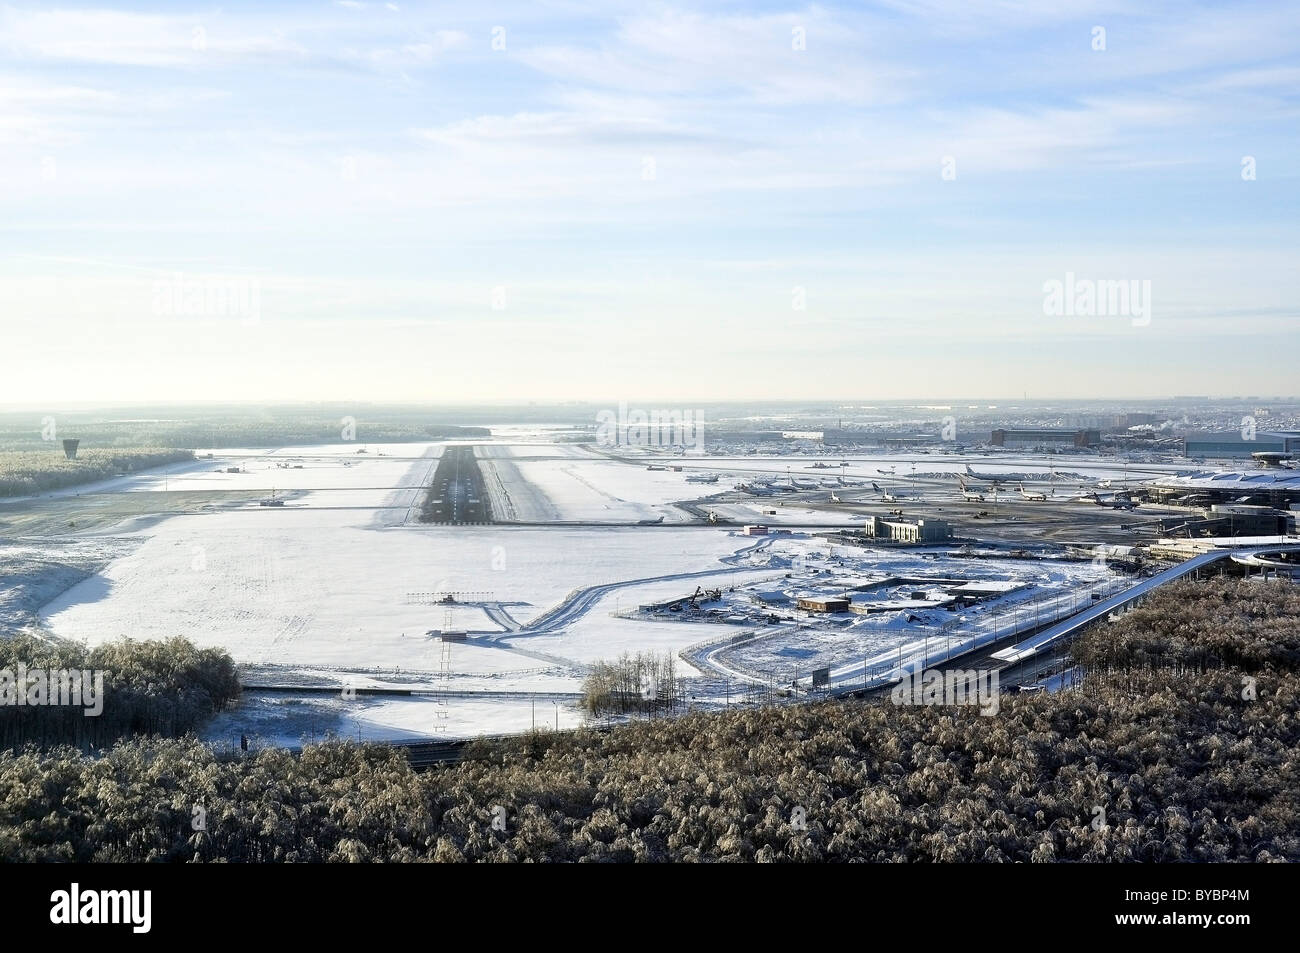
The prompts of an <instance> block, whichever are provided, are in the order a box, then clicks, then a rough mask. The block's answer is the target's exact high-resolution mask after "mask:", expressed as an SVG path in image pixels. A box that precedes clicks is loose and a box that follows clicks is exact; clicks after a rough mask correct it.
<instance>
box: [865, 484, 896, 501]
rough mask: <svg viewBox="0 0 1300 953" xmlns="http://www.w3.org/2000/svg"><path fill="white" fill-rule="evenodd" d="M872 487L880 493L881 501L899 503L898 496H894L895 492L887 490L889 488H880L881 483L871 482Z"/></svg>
mask: <svg viewBox="0 0 1300 953" xmlns="http://www.w3.org/2000/svg"><path fill="white" fill-rule="evenodd" d="M871 488H872V489H873V490H875V491H876V492H877V493H879V494H880V502H882V503H897V502H898V497H896V496H894V494H893V493H891V492H890V491H889V490H887V489H885V490H882V489H881V488H880V484H878V483H875V482H874V481H873V482H872V484H871Z"/></svg>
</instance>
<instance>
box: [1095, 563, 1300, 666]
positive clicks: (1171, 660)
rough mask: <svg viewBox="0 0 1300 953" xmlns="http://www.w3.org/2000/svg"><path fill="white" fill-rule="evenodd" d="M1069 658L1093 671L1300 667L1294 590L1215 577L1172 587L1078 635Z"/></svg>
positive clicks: (1299, 594)
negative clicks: (1113, 620) (1108, 621)
mask: <svg viewBox="0 0 1300 953" xmlns="http://www.w3.org/2000/svg"><path fill="white" fill-rule="evenodd" d="M1071 654H1072V655H1073V656H1074V658H1075V659H1076V660H1077V661H1079V662H1081V663H1082V664H1083V665H1085V666H1086V667H1088V668H1089V669H1093V670H1103V671H1104V670H1118V671H1130V670H1132V669H1161V668H1167V669H1176V670H1188V669H1190V670H1192V671H1199V672H1204V671H1209V670H1213V669H1221V668H1225V667H1227V668H1239V669H1242V670H1244V671H1247V672H1291V673H1294V672H1296V671H1297V669H1300V587H1297V586H1294V585H1291V584H1288V583H1285V582H1269V583H1262V582H1252V581H1250V580H1247V579H1233V578H1230V577H1226V576H1220V577H1216V578H1213V579H1210V580H1208V581H1206V582H1190V581H1184V582H1176V583H1171V584H1170V585H1168V586H1164V587H1162V588H1161V589H1159V590H1157V592H1156V594H1155V596H1154V597H1153V598H1150V599H1148V600H1147V601H1146V602H1144V603H1143V604H1142V605H1140V606H1139V607H1137V608H1135V609H1133V610H1131V611H1129V612H1127V613H1125V614H1124V615H1122V616H1120V617H1119V618H1118V619H1117V620H1116V621H1115V622H1113V623H1111V624H1109V625H1104V626H1097V627H1094V628H1092V629H1090V630H1088V631H1086V632H1085V633H1084V634H1083V635H1081V636H1080V637H1079V638H1078V639H1076V640H1075V642H1074V644H1073V646H1072V647H1071Z"/></svg>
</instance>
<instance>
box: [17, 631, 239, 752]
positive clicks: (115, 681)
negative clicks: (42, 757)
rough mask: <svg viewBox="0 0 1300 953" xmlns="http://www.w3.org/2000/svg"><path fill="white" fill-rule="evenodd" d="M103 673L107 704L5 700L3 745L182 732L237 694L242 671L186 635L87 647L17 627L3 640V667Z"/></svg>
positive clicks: (102, 741) (89, 744)
mask: <svg viewBox="0 0 1300 953" xmlns="http://www.w3.org/2000/svg"><path fill="white" fill-rule="evenodd" d="M20 665H22V666H25V667H26V669H27V670H28V671H29V672H31V671H36V670H42V671H50V670H62V671H77V672H91V671H94V672H100V673H102V685H103V698H102V711H101V712H100V713H99V714H97V715H93V716H88V715H87V714H86V713H85V712H86V708H85V707H80V706H69V705H47V704H42V705H17V704H12V703H7V704H3V705H2V706H0V745H3V746H5V747H8V748H11V749H12V748H15V747H20V746H26V745H31V746H34V747H41V748H48V747H50V746H54V745H68V746H71V747H72V748H73V750H78V751H80V750H86V751H90V750H93V749H99V748H103V747H106V746H109V745H112V744H113V743H114V742H116V741H118V740H120V739H124V738H129V737H134V736H139V735H143V736H146V737H148V736H160V737H179V736H181V735H184V734H185V733H186V732H188V731H192V730H194V729H196V728H198V727H200V726H201V725H202V724H203V723H204V722H205V721H207V719H208V718H210V717H212V715H214V714H216V713H217V712H219V711H221V710H223V709H224V708H225V707H226V706H227V705H228V704H230V702H232V701H233V700H234V699H236V698H237V697H239V677H238V675H237V673H236V670H235V663H234V661H233V660H232V659H231V657H230V656H229V655H228V654H226V653H225V652H223V651H221V650H220V649H196V648H195V647H194V646H193V645H192V644H190V643H189V642H187V641H186V640H184V639H179V638H172V639H168V640H166V641H132V640H123V641H121V642H109V643H105V644H104V645H100V646H97V647H95V648H86V647H85V646H83V645H80V644H78V643H72V642H55V641H49V640H46V639H43V638H40V637H38V636H35V635H31V634H27V633H20V634H16V635H13V636H10V637H7V638H3V639H0V672H4V673H9V675H10V677H11V678H12V677H13V675H14V674H15V673H16V672H17V671H18V669H19V666H20Z"/></svg>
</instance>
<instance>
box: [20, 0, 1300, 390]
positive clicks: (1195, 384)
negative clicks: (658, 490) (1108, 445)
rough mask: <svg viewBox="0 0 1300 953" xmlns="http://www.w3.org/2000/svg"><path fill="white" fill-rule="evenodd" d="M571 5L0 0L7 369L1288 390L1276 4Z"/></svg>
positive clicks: (628, 384)
mask: <svg viewBox="0 0 1300 953" xmlns="http://www.w3.org/2000/svg"><path fill="white" fill-rule="evenodd" d="M583 6H584V5H580V4H575V3H546V2H540V3H539V2H530V3H520V4H493V3H480V4H469V5H463V7H464V9H457V8H456V7H454V6H452V5H448V4H419V3H394V4H387V3H368V2H367V3H329V2H321V3H291V4H284V3H233V4H232V3H225V4H222V5H220V6H192V5H187V4H177V3H166V4H138V5H123V6H115V7H112V8H108V7H91V6H76V7H60V6H49V5H28V4H16V5H0V322H3V324H2V325H0V326H2V327H3V331H4V340H5V341H6V343H8V344H9V345H10V346H9V348H7V350H8V352H9V356H10V358H11V359H10V360H9V361H7V362H6V365H5V370H6V373H5V374H4V375H3V376H0V401H4V402H7V403H23V404H26V403H39V402H41V401H47V400H48V401H54V400H113V401H116V400H136V399H141V400H157V399H174V400H208V399H211V400H232V399H233V400H240V399H249V400H258V399H358V400H377V401H378V400H431V401H442V400H457V399H459V400H463V399H483V400H517V399H537V400H563V399H596V400H600V399H609V400H617V399H632V400H635V399H667V398H673V399H679V400H689V399H713V398H763V397H771V398H789V397H817V398H835V397H844V398H895V397H944V396H952V395H964V396H990V397H997V396H1009V395H1019V394H1021V393H1023V392H1028V393H1029V394H1030V395H1031V396H1033V395H1038V396H1043V397H1049V396H1052V397H1086V396H1097V397H1120V396H1147V395H1152V396H1156V395H1164V394H1171V393H1221V394H1233V393H1252V394H1256V393H1257V394H1288V393H1293V392H1295V390H1296V388H1295V386H1294V381H1295V377H1296V375H1295V373H1294V371H1293V369H1292V365H1293V364H1294V355H1295V353H1296V348H1297V345H1298V344H1300V324H1298V323H1297V291H1298V290H1300V269H1298V268H1297V262H1300V256H1297V251H1298V250H1300V249H1298V248H1297V244H1298V242H1297V226H1296V222H1297V220H1298V218H1300V216H1298V215H1297V213H1298V212H1300V201H1298V200H1297V196H1298V193H1300V190H1298V188H1297V185H1298V184H1300V178H1298V177H1297V161H1298V157H1300V149H1298V148H1297V145H1298V144H1297V132H1296V130H1297V129H1298V128H1300V125H1298V124H1297V119H1298V118H1300V57H1298V56H1297V52H1298V51H1300V25H1298V24H1300V18H1297V17H1295V16H1294V9H1293V8H1291V6H1290V5H1288V4H1286V3H1276V4H1270V3H1258V4H1252V5H1250V6H1248V7H1244V6H1240V5H1237V4H1218V3H1181V2H1180V3H1161V2H1155V3H1142V4H1125V3H1092V2H1075V0H1064V2H1042V3H1028V2H1019V0H1004V2H992V3H983V4H975V3H968V2H959V0H890V2H883V3H874V4H873V3H854V4H846V5H842V6H841V5H833V4H815V5H805V4H768V3H763V4H755V3H744V4H740V3H721V4H711V5H702V4H668V5H659V4H647V3H629V4H625V5H624V4H619V3H602V4H600V5H599V6H600V10H601V12H600V13H598V14H593V13H591V12H590V11H589V10H584V9H583ZM1098 28H1101V29H1103V30H1104V44H1099V42H1098V41H1099V39H1100V38H1101V34H1099V33H1098V32H1097V29H1098ZM494 40H495V42H494ZM1099 45H1104V49H1103V48H1096V47H1098V46H1099ZM801 47H802V48H801ZM1245 157H1251V159H1253V164H1254V170H1255V177H1254V178H1253V179H1245V178H1243V175H1242V169H1243V161H1244V159H1245ZM945 169H946V170H947V172H948V174H947V175H946V176H945V174H944V173H945ZM1067 272H1068V273H1073V274H1075V275H1076V276H1078V277H1080V278H1083V279H1096V280H1124V281H1139V282H1144V281H1149V282H1150V283H1151V284H1150V289H1151V291H1150V294H1151V301H1150V305H1151V307H1150V315H1149V317H1150V320H1149V322H1140V321H1133V320H1130V319H1129V318H1128V317H1127V316H1123V315H1121V316H1115V315H1104V316H1069V317H1065V316H1057V315H1050V314H1045V313H1044V306H1043V301H1044V283H1045V282H1049V281H1052V280H1060V279H1064V277H1065V275H1066V274H1067ZM178 276H179V280H181V281H183V282H187V283H188V284H187V285H185V287H189V288H195V287H198V288H206V289H212V288H222V289H226V288H231V287H239V288H242V289H245V290H248V289H253V290H254V291H255V295H250V297H249V299H248V300H249V301H250V302H255V306H254V305H253V304H250V305H248V306H247V307H243V309H242V310H239V309H233V310H237V311H238V313H221V311H222V310H223V309H222V308H221V307H220V306H214V305H213V304H212V299H210V298H205V299H204V301H205V303H204V304H203V306H202V307H200V308H197V309H193V308H191V309H189V310H188V311H185V312H184V313H177V310H176V309H172V310H169V309H168V308H167V307H165V306H164V307H162V308H160V307H159V304H158V300H159V299H158V289H159V287H160V285H161V284H165V283H167V282H173V283H174V282H175V281H177V280H178ZM800 305H802V306H800ZM56 367H57V368H61V369H62V374H54V373H51V371H52V369H54V368H56Z"/></svg>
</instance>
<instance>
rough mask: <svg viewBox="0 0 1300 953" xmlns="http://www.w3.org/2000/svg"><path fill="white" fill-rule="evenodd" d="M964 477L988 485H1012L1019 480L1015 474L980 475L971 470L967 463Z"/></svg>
mask: <svg viewBox="0 0 1300 953" xmlns="http://www.w3.org/2000/svg"><path fill="white" fill-rule="evenodd" d="M966 475H967V476H968V477H971V478H972V479H975V480H987V481H988V482H989V483H992V484H994V485H996V484H999V483H1014V482H1018V481H1019V480H1020V476H1019V475H1018V474H1015V473H980V472H978V471H976V470H972V469H971V468H970V464H969V463H968V464H966Z"/></svg>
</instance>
